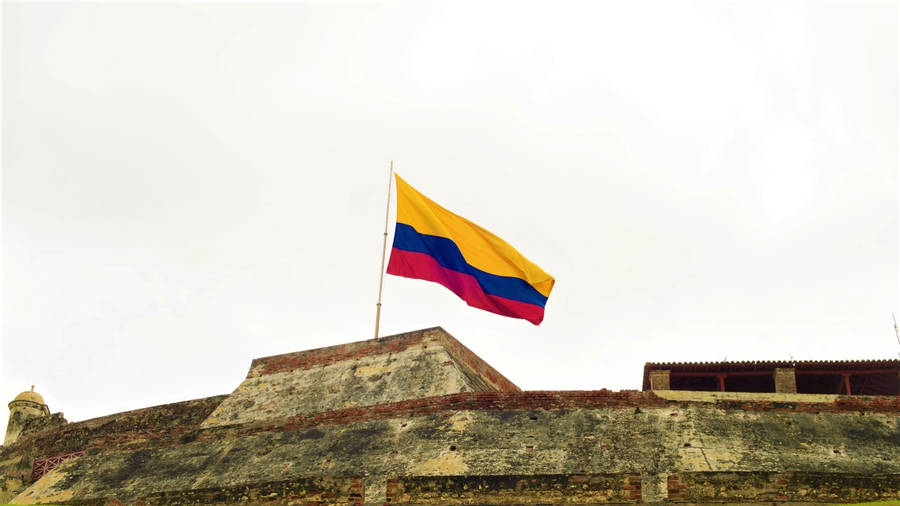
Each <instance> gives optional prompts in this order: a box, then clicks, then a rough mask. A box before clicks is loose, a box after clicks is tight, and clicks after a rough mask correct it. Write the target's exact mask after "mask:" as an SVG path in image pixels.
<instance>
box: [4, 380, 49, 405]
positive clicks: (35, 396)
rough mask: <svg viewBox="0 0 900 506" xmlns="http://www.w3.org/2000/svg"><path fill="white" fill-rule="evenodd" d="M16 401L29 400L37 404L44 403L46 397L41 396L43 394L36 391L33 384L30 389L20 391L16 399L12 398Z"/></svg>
mask: <svg viewBox="0 0 900 506" xmlns="http://www.w3.org/2000/svg"><path fill="white" fill-rule="evenodd" d="M16 401H29V402H33V403H35V404H43V403H44V398H43V397H42V396H41V394H39V393H37V392H35V391H34V385H31V390H30V391H28V390H26V391H24V392H22V393H20V394H19V395H17V396H16V398H15V399H13V400H12V402H16Z"/></svg>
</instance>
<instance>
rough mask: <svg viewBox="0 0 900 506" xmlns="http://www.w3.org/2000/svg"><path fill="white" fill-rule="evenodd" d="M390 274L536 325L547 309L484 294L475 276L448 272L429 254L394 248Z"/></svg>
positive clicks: (475, 305)
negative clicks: (422, 282)
mask: <svg viewBox="0 0 900 506" xmlns="http://www.w3.org/2000/svg"><path fill="white" fill-rule="evenodd" d="M387 273H388V274H393V275H395V276H403V277H405V278H414V279H424V280H426V281H433V282H435V283H440V284H442V285H444V286H445V287H447V288H448V289H450V291H451V292H453V293H455V294H456V295H458V296H459V298H461V299H462V300H464V301H466V304H468V305H470V306H472V307H476V308H478V309H483V310H485V311H490V312H492V313H496V314H499V315H503V316H510V317H512V318H522V319H524V320H528V321H530V322H531V323H533V324H535V325H538V324H539V323H541V321H543V319H544V308H542V307H540V306H537V305H534V304H528V303H526V302H519V301H516V300H512V299H507V298H506V297H498V296H496V295H490V294H487V293H484V290H482V289H481V285H479V284H478V281H476V280H475V277H474V276H472V275H471V274H464V273H462V272H457V271H454V270H450V269H446V268H444V267H442V266H441V264H439V263H438V262H437V260H435V259H434V258H433V257H432V256H431V255H428V254H427V253H418V252H414V251H404V250H399V249H392V250H391V260H390V261H389V262H388V268H387Z"/></svg>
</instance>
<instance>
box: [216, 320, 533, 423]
mask: <svg viewBox="0 0 900 506" xmlns="http://www.w3.org/2000/svg"><path fill="white" fill-rule="evenodd" d="M473 357H474V358H473ZM480 360H481V359H478V357H476V356H475V355H474V354H472V353H471V352H470V351H468V350H467V349H466V348H465V347H464V346H462V344H460V343H459V342H458V341H456V340H455V339H454V338H453V337H452V336H450V335H449V334H447V333H446V332H445V331H444V330H442V329H440V328H434V329H426V330H423V331H418V332H410V333H407V334H400V335H397V336H391V337H386V338H383V339H379V340H373V341H361V342H358V343H350V344H345V345H340V346H332V347H329V348H322V349H317V350H310V351H305V352H299V353H290V354H287V355H277V356H274V357H266V358H262V359H257V360H254V361H253V364H252V366H251V367H250V372H249V373H248V375H247V379H245V380H244V381H243V383H241V384H240V386H238V388H237V389H236V390H235V391H234V392H233V393H232V394H231V395H230V396H229V397H228V399H227V400H225V402H223V403H222V404H221V405H220V406H219V407H218V408H217V409H216V410H215V411H214V412H213V413H212V414H211V415H210V416H209V418H208V419H207V420H206V421H204V422H203V424H202V426H203V427H214V426H219V425H231V424H241V423H248V422H251V421H256V420H266V419H272V418H284V417H288V416H293V415H299V414H303V413H321V412H325V411H332V410H336V409H343V408H349V407H354V406H372V405H376V404H386V403H390V402H397V401H402V400H405V399H416V398H422V397H433V396H436V395H445V394H453V393H458V392H475V391H511V390H518V387H516V386H515V385H513V384H512V383H511V382H509V380H507V379H506V378H503V377H502V376H501V375H500V373H497V372H496V371H494V370H493V369H492V368H490V366H488V365H487V364H484V363H483V362H480Z"/></svg>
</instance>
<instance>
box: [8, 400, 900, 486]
mask: <svg viewBox="0 0 900 506" xmlns="http://www.w3.org/2000/svg"><path fill="white" fill-rule="evenodd" d="M528 394H532V393H531V392H522V393H520V394H518V395H519V396H520V397H521V398H520V399H519V400H520V401H521V403H520V404H523V405H528V404H532V405H535V406H540V405H542V403H541V399H529V398H528V397H527V396H528ZM539 394H540V395H543V396H546V397H547V398H550V397H552V396H553V395H555V394H553V393H539ZM571 394H572V395H573V396H574V394H576V393H571ZM470 395H484V394H470ZM507 395H513V394H507ZM617 395H619V394H614V393H606V398H607V400H610V401H616V402H618V405H616V406H611V407H606V408H593V409H592V408H575V409H539V408H536V409H516V410H501V411H497V410H491V409H480V410H455V409H449V410H445V411H442V410H436V411H434V412H431V413H428V414H422V415H419V416H408V413H406V412H403V415H404V416H400V417H397V418H384V419H380V420H375V421H356V422H352V423H344V424H339V423H336V424H330V425H329V424H322V425H317V426H310V427H295V428H292V430H284V429H283V427H282V426H281V424H276V425H274V426H273V427H272V428H270V429H266V428H263V427H261V428H259V431H258V432H255V433H245V432H241V431H240V430H238V429H233V430H222V429H218V428H211V429H207V430H201V431H200V435H199V436H198V438H197V440H195V441H194V442H189V443H185V444H178V445H172V446H164V447H161V448H148V449H141V450H134V451H124V452H123V451H118V452H95V453H92V452H90V451H89V453H88V455H87V456H85V457H82V458H80V459H77V460H73V461H70V462H66V463H65V464H64V465H63V466H61V467H60V468H59V469H58V470H57V473H56V475H53V476H50V475H48V476H46V477H44V478H42V479H41V480H39V481H38V482H36V483H35V484H34V485H32V486H31V487H30V488H29V489H28V490H27V491H26V492H25V493H23V494H22V495H20V496H19V497H17V498H16V500H15V501H13V503H14V504H18V503H26V502H52V501H76V502H77V501H96V502H103V501H104V500H107V499H110V498H115V499H117V500H120V501H123V502H126V503H136V502H137V501H138V500H139V499H141V498H143V499H144V500H145V501H146V500H148V499H149V498H154V497H169V498H170V499H171V498H172V497H173V494H175V493H176V492H177V491H191V490H195V491H196V490H201V491H202V490H206V491H211V490H218V489H221V490H238V489H240V487H242V486H243V487H246V488H247V489H248V490H250V489H252V490H256V488H257V487H261V486H264V485H265V484H266V483H276V482H277V483H298V482H302V481H303V480H309V479H312V478H314V477H322V476H331V477H339V478H346V479H350V478H353V477H359V478H361V480H362V482H363V484H364V489H363V490H364V496H365V501H366V502H375V503H381V502H384V501H385V500H386V499H387V497H388V485H389V484H390V483H391V482H392V480H394V483H397V484H398V485H396V487H399V488H396V490H395V491H396V493H397V496H396V500H397V501H411V502H437V503H440V502H472V501H474V502H485V501H487V499H486V497H488V496H493V495H497V494H499V495H497V496H498V497H500V496H502V497H506V498H514V500H515V502H522V503H533V502H562V501H561V500H560V499H561V498H562V497H563V496H565V497H567V498H568V499H566V500H567V501H573V502H603V501H619V500H621V499H622V498H624V497H632V495H631V494H633V493H634V491H635V490H637V495H638V496H640V491H641V488H642V487H641V483H640V480H638V481H637V482H633V481H631V482H629V480H634V478H633V476H635V475H637V476H640V475H642V474H647V475H658V474H661V473H664V474H667V475H669V476H676V477H677V478H678V479H681V480H682V481H681V483H682V484H684V483H688V484H689V486H686V487H687V488H685V489H679V490H676V492H675V493H681V494H683V496H682V497H684V498H685V499H690V500H697V501H700V500H707V499H715V498H720V499H727V500H731V499H740V500H746V499H752V497H749V496H747V494H744V493H730V495H729V494H728V493H722V492H720V491H718V488H716V487H714V486H711V485H709V482H710V481H711V480H712V481H714V480H715V479H716V477H717V476H722V477H724V478H722V479H724V480H726V481H727V480H728V479H730V478H728V477H729V476H731V477H734V476H736V475H735V474H734V473H744V474H743V475H740V476H746V477H750V478H753V479H752V480H750V481H749V482H747V483H749V485H747V484H746V483H745V484H744V485H740V486H738V488H739V489H741V490H744V489H747V490H753V483H755V482H754V481H753V480H755V479H758V480H763V481H765V480H769V479H770V478H771V476H775V475H779V476H780V474H783V473H793V474H794V475H798V474H802V473H806V475H809V476H814V475H817V473H827V474H828V476H829V477H830V478H829V479H831V480H832V482H833V483H835V484H837V486H838V487H839V486H840V484H841V483H845V481H846V480H845V481H842V480H844V479H845V478H847V479H849V480H851V482H852V483H853V484H855V485H854V486H857V487H858V493H857V496H858V497H859V498H863V499H870V498H883V497H890V498H900V486H898V483H900V482H898V479H897V477H898V476H900V431H898V428H897V424H898V423H900V420H898V414H897V412H886V413H881V412H870V413H866V412H863V413H862V414H860V413H859V412H852V413H841V412H821V411H819V414H816V412H815V411H813V412H803V411H802V410H800V411H798V410H797V409H796V408H793V409H790V410H787V408H785V409H786V410H785V411H779V412H767V411H764V410H759V411H746V410H743V409H723V408H721V407H718V406H716V405H715V404H711V405H703V404H700V403H692V404H685V403H672V404H671V405H665V406H663V407H652V405H653V404H655V403H657V402H658V401H654V400H653V398H651V397H650V395H652V394H649V393H645V394H641V393H637V392H635V393H631V394H627V395H626V396H621V395H619V396H618V397H616V396H617ZM601 397H603V396H597V398H598V399H600V398H601ZM441 399H443V398H438V399H435V403H437V404H438V406H439V405H440V401H441ZM496 399H501V398H499V397H497V398H496ZM496 399H494V400H491V401H490V403H494V402H495V400H496ZM501 400H502V399H501ZM642 400H646V401H647V402H646V404H650V405H651V407H647V406H645V407H641V404H643V403H642V402H641V401H642ZM810 407H811V408H812V409H813V410H818V409H821V406H819V405H811V406H810ZM801 408H805V407H803V406H801ZM210 431H212V433H210ZM697 472H703V473H707V474H706V475H703V476H704V480H705V481H703V480H701V481H697V480H696V479H695V480H694V481H689V480H688V479H687V478H685V477H686V476H687V477H690V476H693V475H691V474H690V473H697ZM723 472H724V473H726V474H721V473H723ZM685 473H688V474H685ZM710 473H711V474H710ZM747 473H749V474H747ZM864 475H865V476H869V475H871V476H879V477H881V478H879V479H877V480H872V481H870V482H869V484H870V485H871V486H872V487H875V488H874V489H866V488H865V487H863V486H862V485H865V483H863V482H861V481H859V478H858V477H859V476H864ZM439 476H445V477H456V478H454V479H452V480H434V479H426V477H439ZM527 476H533V477H537V478H535V480H537V481H534V482H528V481H527V480H526V481H525V482H521V483H520V480H522V479H524V478H523V477H527ZM573 476H575V477H583V478H584V479H585V480H586V481H584V482H583V483H582V484H580V485H577V486H575V485H573V482H572V481H571V478H572V477H573ZM760 476H762V477H760ZM414 478H415V479H414ZM748 479H749V478H748ZM397 480H399V481H397ZM517 480H519V481H517ZM529 483H531V485H533V486H531V485H528V484H529ZM609 483H618V484H619V485H617V486H615V487H613V486H611V485H609ZM766 483H768V482H766ZM465 484H468V486H469V487H471V486H476V489H466V488H464V487H463V485H465ZM629 486H630V488H628V487H629ZM441 487H444V488H443V489H442V488H441ZM461 487H463V488H461ZM477 487H481V489H480V490H481V492H480V494H482V495H484V497H482V495H479V493H476V491H477V490H479V489H478V488H477ZM529 487H531V488H529ZM573 487H574V488H573ZM710 487H712V488H710ZM741 487H743V488H741ZM801 488H802V487H801ZM832 488H833V487H832ZM441 490H443V492H442V491H441ZM576 490H577V493H575V491H576ZM807 490H808V489H807ZM516 491H518V492H516ZM294 492H295V493H300V492H298V491H296V490H295V491H294ZM762 492H764V493H763V494H762V497H765V498H767V497H769V496H771V495H772V494H770V493H768V492H765V490H763V491H762ZM223 493H225V492H223ZM303 493H307V492H305V491H304V492H303ZM333 493H337V492H333ZM517 493H518V494H519V495H515V494H517ZM69 494H70V495H69ZM442 494H443V495H442ZM485 494H487V495H485ZM491 494H493V495H491ZM510 494H512V495H510ZM560 494H562V495H560ZM690 494H693V495H690ZM807 494H809V492H808V491H807ZM781 495H784V496H785V497H787V496H788V495H789V494H788V492H785V493H784V494H781ZM799 495H800V492H799V491H798V492H797V493H796V494H795V495H793V496H791V497H795V496H797V497H799ZM277 497H278V498H282V499H285V500H287V498H285V497H283V496H277ZM704 498H705V499H704ZM756 498H757V499H758V498H759V497H756ZM511 500H513V499H511ZM487 502H490V501H487Z"/></svg>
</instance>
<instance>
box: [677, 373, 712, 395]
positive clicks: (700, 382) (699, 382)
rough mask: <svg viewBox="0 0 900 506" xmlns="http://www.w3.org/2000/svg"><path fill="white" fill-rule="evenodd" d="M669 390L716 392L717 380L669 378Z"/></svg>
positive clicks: (699, 377)
mask: <svg viewBox="0 0 900 506" xmlns="http://www.w3.org/2000/svg"><path fill="white" fill-rule="evenodd" d="M669 388H671V389H672V390H703V391H718V390H719V378H717V377H715V376H676V375H674V374H673V375H671V376H670V377H669Z"/></svg>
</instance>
